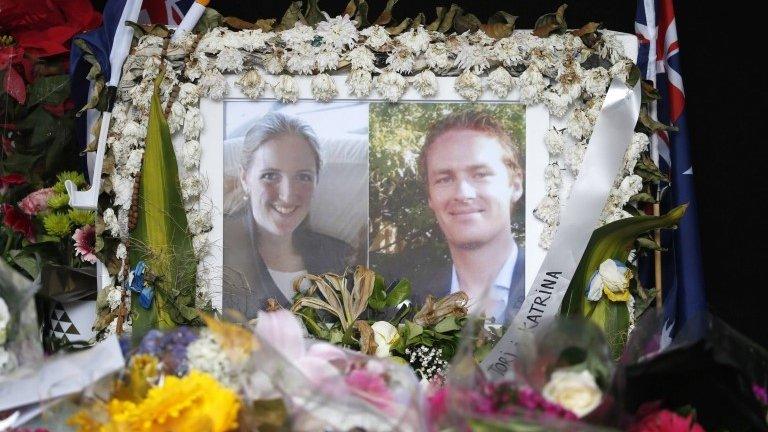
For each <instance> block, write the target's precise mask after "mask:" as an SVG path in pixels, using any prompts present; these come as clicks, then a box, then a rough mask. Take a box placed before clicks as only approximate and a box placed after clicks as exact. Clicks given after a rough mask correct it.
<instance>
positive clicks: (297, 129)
mask: <svg viewBox="0 0 768 432" xmlns="http://www.w3.org/2000/svg"><path fill="white" fill-rule="evenodd" d="M281 135H296V136H298V137H301V138H303V139H304V140H306V141H307V143H308V144H309V148H310V149H311V150H312V153H313V156H314V157H315V169H316V170H317V174H318V175H319V174H320V167H321V166H322V161H321V159H320V143H319V141H318V139H317V135H315V131H313V130H312V128H311V127H309V125H308V124H306V123H304V122H303V121H302V120H301V119H299V118H298V117H292V116H289V115H286V114H283V113H278V112H271V113H268V114H267V115H265V116H264V117H262V118H261V120H259V122H258V123H256V124H255V125H254V126H253V127H252V128H250V129H249V130H248V132H247V133H246V134H245V139H244V140H243V147H242V156H243V157H242V159H241V161H242V162H241V163H240V166H241V168H242V169H243V170H244V171H245V172H247V171H248V168H249V167H250V166H251V163H252V162H253V157H254V155H255V154H256V151H257V150H258V149H259V148H261V146H262V145H264V143H265V142H267V141H269V140H270V139H273V138H276V137H279V136H281Z"/></svg>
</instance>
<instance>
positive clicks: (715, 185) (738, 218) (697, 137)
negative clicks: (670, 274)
mask: <svg viewBox="0 0 768 432" xmlns="http://www.w3.org/2000/svg"><path fill="white" fill-rule="evenodd" d="M94 3H95V4H97V7H98V6H99V5H100V4H102V3H103V1H100V0H95V1H94ZM369 3H371V8H370V13H369V19H371V20H373V19H375V18H376V16H378V14H379V12H380V11H381V10H382V9H383V7H384V4H385V3H386V2H385V1H384V0H381V1H379V2H376V1H375V0H369ZM455 3H457V4H459V5H460V6H462V7H463V8H464V9H465V10H466V11H468V12H472V13H474V14H475V15H477V16H478V17H479V18H480V19H481V21H485V19H486V18H487V17H488V16H489V15H491V14H492V13H494V12H496V11H497V10H505V11H507V12H509V13H511V14H513V15H517V16H519V19H518V21H517V25H516V27H517V28H532V27H533V24H534V22H535V21H536V18H537V17H539V16H540V15H542V14H544V13H547V12H554V11H555V10H556V9H557V7H558V6H559V5H560V4H561V3H562V2H561V1H548V0H524V1H520V0H518V1H514V2H507V1H500V0H495V1H491V0H475V1H458V0H456V1H455ZM707 3H708V4H705V3H704V2H700V1H693V0H688V1H685V0H683V1H676V2H675V8H676V17H677V21H676V23H677V31H678V39H679V42H680V53H681V60H682V76H683V80H684V84H685V93H686V102H687V114H688V125H689V128H690V130H689V132H690V138H691V148H692V153H693V169H694V179H695V182H696V190H697V197H698V205H699V218H700V225H701V226H700V228H701V243H702V252H703V260H704V273H705V279H706V294H707V301H708V303H709V307H710V310H711V311H712V312H713V313H714V314H715V315H717V316H719V317H721V318H723V319H724V320H725V321H727V322H728V323H729V324H731V325H732V326H734V327H735V328H736V329H738V330H739V331H741V332H742V333H744V334H746V335H747V336H748V337H750V338H752V339H753V340H755V341H757V342H758V343H760V344H761V345H763V346H768V331H767V330H766V329H768V326H767V325H766V321H763V319H765V318H768V314H766V313H764V312H763V311H764V310H765V309H766V307H765V305H766V301H768V300H767V297H768V296H766V295H765V290H766V289H768V284H767V283H766V282H765V279H766V278H768V272H767V271H766V270H768V246H766V244H767V242H768V215H767V214H766V211H768V204H767V203H766V200H768V180H766V178H765V177H766V175H765V170H764V166H765V164H766V159H765V157H764V155H765V153H766V152H765V150H764V147H765V146H767V145H768V142H767V141H768V140H766V134H765V133H764V128H765V125H766V118H765V116H766V111H767V110H766V108H765V106H766V101H768V85H766V79H767V78H768V72H766V69H765V67H766V66H764V64H765V63H766V62H765V60H764V57H765V56H766V54H765V51H766V46H768V44H766V42H767V40H768V35H766V33H765V32H764V30H763V29H764V25H763V24H762V23H763V22H764V18H763V17H764V16H765V14H764V12H763V11H759V10H756V9H754V8H753V5H752V4H749V3H746V2H728V3H723V2H718V3H714V2H712V3H709V2H707ZM288 4H289V1H286V0H281V1H270V2H268V1H254V0H250V1H249V0H213V1H212V3H211V5H210V6H211V7H213V8H214V9H216V10H218V11H219V12H221V13H222V14H223V15H225V16H227V15H234V16H237V17H239V18H242V19H245V20H249V21H255V20H256V19H257V18H270V17H275V18H278V19H279V18H280V17H281V16H282V14H283V12H284V11H285V9H286V8H287V6H288ZM449 4H450V2H449V0H448V1H445V2H437V1H424V0H419V1H415V0H410V1H409V0H401V1H400V2H399V3H398V4H397V5H396V6H395V8H394V11H393V14H394V16H395V19H396V20H398V19H402V18H404V17H408V16H410V17H414V16H416V14H417V13H418V12H424V13H425V14H426V15H427V22H429V21H431V20H432V19H433V18H434V7H435V6H438V5H444V6H448V5H449ZM345 5H346V1H345V0H323V1H321V3H320V7H321V9H323V10H325V11H327V12H328V13H329V14H330V15H335V14H338V13H340V12H341V11H342V10H343V8H344V6H345ZM636 5H637V2H636V1H634V0H589V1H572V2H569V7H568V9H567V11H566V20H567V22H568V24H569V26H570V27H572V28H573V27H580V26H581V25H583V24H585V23H587V22H589V21H598V22H602V23H603V25H604V27H605V28H608V29H611V30H617V31H623V32H627V33H634V18H635V9H636ZM761 33H762V35H761Z"/></svg>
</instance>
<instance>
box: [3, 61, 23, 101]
mask: <svg viewBox="0 0 768 432" xmlns="http://www.w3.org/2000/svg"><path fill="white" fill-rule="evenodd" d="M3 88H4V89H5V91H6V92H7V93H8V94H9V95H10V96H11V97H12V98H14V99H16V102H18V103H20V104H24V102H26V101H27V85H26V84H24V80H23V79H22V78H21V75H19V73H18V72H16V69H14V68H13V66H11V67H9V68H8V69H6V71H5V77H4V79H3Z"/></svg>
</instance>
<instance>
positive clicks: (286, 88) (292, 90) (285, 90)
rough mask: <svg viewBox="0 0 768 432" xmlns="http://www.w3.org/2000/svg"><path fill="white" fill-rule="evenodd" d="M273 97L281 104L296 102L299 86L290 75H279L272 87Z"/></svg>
mask: <svg viewBox="0 0 768 432" xmlns="http://www.w3.org/2000/svg"><path fill="white" fill-rule="evenodd" d="M272 88H273V90H274V91H275V96H277V98H278V99H279V100H280V101H281V102H291V103H293V102H296V101H297V100H298V99H299V86H298V84H296V81H295V80H294V79H293V77H292V76H290V75H285V74H283V75H280V76H279V77H277V82H276V83H274V84H273V85H272Z"/></svg>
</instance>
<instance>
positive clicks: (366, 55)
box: [346, 46, 376, 71]
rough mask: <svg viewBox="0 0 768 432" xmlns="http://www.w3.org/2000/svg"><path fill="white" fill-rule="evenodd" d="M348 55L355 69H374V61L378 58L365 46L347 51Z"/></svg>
mask: <svg viewBox="0 0 768 432" xmlns="http://www.w3.org/2000/svg"><path fill="white" fill-rule="evenodd" d="M346 57H347V60H349V64H350V65H351V66H352V69H353V70H355V69H359V70H366V71H371V70H373V61H374V60H375V59H376V56H374V55H373V53H372V52H371V50H369V49H368V48H366V47H365V46H358V47H356V48H353V49H352V50H351V51H350V52H348V53H347V55H346Z"/></svg>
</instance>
